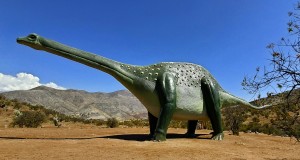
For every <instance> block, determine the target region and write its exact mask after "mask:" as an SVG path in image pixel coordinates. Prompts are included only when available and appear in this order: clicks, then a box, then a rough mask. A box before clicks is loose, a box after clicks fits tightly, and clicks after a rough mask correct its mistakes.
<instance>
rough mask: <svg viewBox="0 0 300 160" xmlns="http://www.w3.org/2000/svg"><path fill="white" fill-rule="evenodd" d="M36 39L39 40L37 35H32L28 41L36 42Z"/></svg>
mask: <svg viewBox="0 0 300 160" xmlns="http://www.w3.org/2000/svg"><path fill="white" fill-rule="evenodd" d="M36 38H37V37H36V35H34V34H31V35H29V36H28V39H29V40H31V41H34V40H36Z"/></svg>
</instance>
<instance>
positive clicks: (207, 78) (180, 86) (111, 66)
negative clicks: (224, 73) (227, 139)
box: [17, 34, 266, 141]
mask: <svg viewBox="0 0 300 160" xmlns="http://www.w3.org/2000/svg"><path fill="white" fill-rule="evenodd" d="M17 42H18V43H20V44H23V45H27V46H29V47H32V48H34V49H37V50H44V51H47V52H50V53H53V54H56V55H59V56H62V57H65V58H68V59H71V60H73V61H77V62H79V63H82V64H85V65H87V66H90V67H93V68H96V69H99V70H101V71H103V72H106V73H108V74H110V75H112V76H113V77H114V78H116V79H117V80H118V81H119V82H120V83H122V84H123V85H124V86H125V87H126V88H127V89H128V90H129V91H130V92H132V94H133V95H135V96H136V97H137V98H138V99H139V100H140V101H141V103H142V104H143V105H144V106H145V107H146V108H147V110H148V116H149V117H148V119H149V124H150V135H151V136H152V139H153V140H154V141H165V140H166V134H167V129H168V125H169V123H170V121H171V119H177V120H188V131H187V135H190V136H193V135H194V134H195V128H196V124H197V120H210V121H211V124H212V128H213V132H212V139H213V140H222V139H223V138H224V134H223V130H222V125H221V113H220V108H221V107H226V106H233V105H240V106H248V107H252V108H255V109H261V108H265V107H266V106H262V107H256V106H254V105H251V104H250V103H248V102H246V101H245V100H243V99H240V98H238V97H235V96H233V95H231V94H229V93H228V92H226V91H225V90H223V89H222V88H221V86H220V85H219V84H218V82H217V81H216V80H215V79H214V78H213V76H212V75H211V74H210V73H209V72H208V71H207V70H206V69H205V68H203V67H202V66H200V65H196V64H192V63H182V62H162V63H158V64H153V65H149V66H135V65H128V64H124V63H120V62H116V61H113V60H110V59H107V58H104V57H101V56H98V55H95V54H92V53H89V52H85V51H82V50H78V49H76V48H72V47H69V46H66V45H63V44H61V43H58V42H55V41H52V40H49V39H46V38H43V37H41V36H39V35H37V34H30V35H28V36H27V37H22V38H18V39H17Z"/></svg>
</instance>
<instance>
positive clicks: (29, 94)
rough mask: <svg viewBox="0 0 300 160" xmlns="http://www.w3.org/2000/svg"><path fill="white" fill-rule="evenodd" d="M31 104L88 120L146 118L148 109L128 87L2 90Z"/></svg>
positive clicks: (9, 95) (9, 97) (42, 87)
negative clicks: (84, 89) (103, 90)
mask: <svg viewBox="0 0 300 160" xmlns="http://www.w3.org/2000/svg"><path fill="white" fill-rule="evenodd" d="M0 94H1V95H3V96H4V97H6V98H8V99H16V100H18V101H21V102H26V103H29V104H32V105H42V106H44V107H45V108H47V109H53V110H55V111H58V112H60V113H64V114H66V115H74V116H80V117H82V118H87V119H104V120H105V119H107V118H112V117H114V118H117V119H120V120H128V119H136V118H141V119H144V118H147V110H146V108H145V107H144V106H143V105H142V104H141V103H140V102H139V100H138V99H137V98H136V97H135V96H133V95H132V94H131V93H130V92H129V91H127V90H120V91H116V92H111V93H102V92H96V93H90V92H86V91H82V90H72V89H70V90H57V89H53V88H49V87H46V86H39V87H36V88H33V89H30V90H20V91H10V92H4V93H0Z"/></svg>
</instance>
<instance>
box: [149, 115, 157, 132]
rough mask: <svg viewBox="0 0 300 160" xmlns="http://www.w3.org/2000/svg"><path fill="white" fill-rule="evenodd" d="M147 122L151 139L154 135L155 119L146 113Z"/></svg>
mask: <svg viewBox="0 0 300 160" xmlns="http://www.w3.org/2000/svg"><path fill="white" fill-rule="evenodd" d="M148 120H149V127H150V134H149V137H150V138H153V137H154V133H155V128H156V125H157V118H156V117H155V116H153V115H152V114H151V113H150V112H148Z"/></svg>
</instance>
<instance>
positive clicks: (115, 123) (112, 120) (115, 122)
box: [106, 118, 119, 128]
mask: <svg viewBox="0 0 300 160" xmlns="http://www.w3.org/2000/svg"><path fill="white" fill-rule="evenodd" d="M106 126H107V127H108V128H117V127H119V121H118V120H117V119H116V118H109V119H107V121H106Z"/></svg>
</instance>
